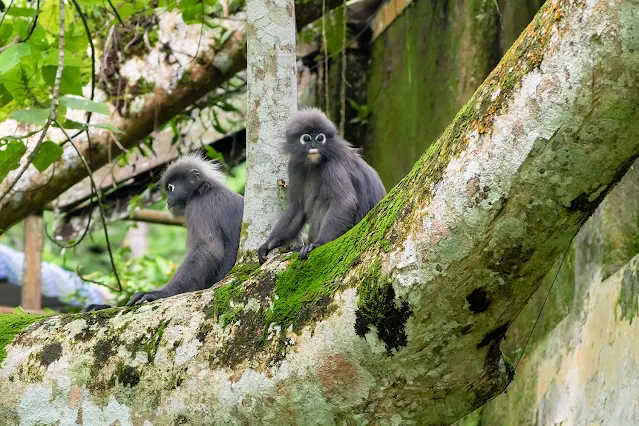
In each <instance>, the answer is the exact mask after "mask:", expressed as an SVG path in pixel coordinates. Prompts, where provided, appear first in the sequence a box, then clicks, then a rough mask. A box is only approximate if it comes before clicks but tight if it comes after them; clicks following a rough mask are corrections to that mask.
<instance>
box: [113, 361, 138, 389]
mask: <svg viewBox="0 0 639 426" xmlns="http://www.w3.org/2000/svg"><path fill="white" fill-rule="evenodd" d="M118 383H121V384H122V385H123V386H128V387H133V386H137V384H138V383H140V372H139V371H138V370H136V369H135V368H133V367H131V366H130V365H125V366H123V367H122V369H120V371H119V373H118Z"/></svg>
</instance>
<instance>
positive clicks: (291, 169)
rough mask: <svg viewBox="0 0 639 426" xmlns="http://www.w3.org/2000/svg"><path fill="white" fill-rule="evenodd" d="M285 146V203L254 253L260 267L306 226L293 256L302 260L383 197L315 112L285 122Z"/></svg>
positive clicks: (374, 179)
mask: <svg viewBox="0 0 639 426" xmlns="http://www.w3.org/2000/svg"><path fill="white" fill-rule="evenodd" d="M285 147H286V151H287V152H288V154H289V163H288V179H289V182H288V204H287V206H286V209H285V210H284V213H283V214H282V217H280V219H279V221H278V222H277V223H276V224H275V227H274V228H273V230H272V231H271V234H270V235H269V237H268V239H267V240H266V242H265V243H264V244H263V245H262V246H261V247H260V248H259V250H258V257H259V260H260V263H264V262H265V261H266V256H267V255H268V253H269V252H270V251H271V250H273V249H274V248H276V247H279V246H281V245H283V244H285V243H287V242H289V241H291V240H292V239H293V238H295V237H296V236H297V235H298V234H299V233H300V231H301V230H302V227H303V226H304V224H305V223H308V224H309V232H308V241H307V244H306V245H305V246H303V247H302V248H301V249H300V252H299V257H300V259H306V258H307V257H308V254H309V253H310V252H311V250H313V249H314V248H316V247H318V246H320V245H322V244H326V243H327V242H329V241H332V240H334V239H335V238H337V237H339V236H340V235H342V234H344V233H345V232H346V231H348V230H349V229H350V228H352V227H353V226H354V225H355V224H356V223H357V222H359V221H360V220H361V219H362V218H363V217H364V216H366V214H367V213H368V212H369V211H370V210H371V209H372V208H373V207H374V206H375V204H377V202H378V201H379V200H381V199H382V198H383V197H384V195H385V194H386V190H385V189H384V185H382V181H381V180H380V178H379V176H378V175H377V172H376V171H375V170H374V169H373V168H372V167H371V166H369V165H368V164H366V162H365V161H364V160H362V158H361V157H360V156H359V154H358V153H357V151H356V150H355V149H354V148H353V147H351V146H350V144H349V143H348V142H346V141H345V140H343V139H342V138H340V137H339V135H338V133H337V128H336V127H335V125H334V124H333V123H332V122H331V121H330V120H329V119H328V118H327V117H326V115H324V113H323V112H322V111H320V110H319V109H317V108H309V109H303V110H300V111H298V113H297V114H296V115H295V116H293V117H292V119H291V120H290V121H289V122H288V123H287V125H286V143H285Z"/></svg>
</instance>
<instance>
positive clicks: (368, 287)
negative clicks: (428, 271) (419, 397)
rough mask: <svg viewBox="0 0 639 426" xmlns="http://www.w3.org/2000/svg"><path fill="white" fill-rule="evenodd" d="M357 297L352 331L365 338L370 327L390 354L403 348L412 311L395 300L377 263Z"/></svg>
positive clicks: (361, 286) (405, 303)
mask: <svg viewBox="0 0 639 426" xmlns="http://www.w3.org/2000/svg"><path fill="white" fill-rule="evenodd" d="M358 295H359V300H358V301H357V311H356V312H355V332H356V333H357V334H358V335H359V336H361V337H364V336H365V335H366V333H367V332H368V331H369V330H370V327H371V326H375V328H376V329H377V335H378V337H379V339H380V340H381V341H383V342H384V344H385V345H386V352H387V353H388V354H389V355H391V354H392V351H393V349H395V350H397V349H399V348H400V347H402V346H406V344H407V342H408V336H407V335H406V330H405V329H404V327H405V325H406V320H408V317H409V316H410V315H411V309H410V307H409V306H408V302H405V301H398V300H395V290H394V289H393V285H392V284H391V283H390V282H389V281H387V280H385V279H384V277H382V276H381V273H380V267H379V264H378V263H377V262H376V263H375V264H374V265H373V266H372V267H371V270H370V273H369V274H368V275H367V276H366V277H364V279H363V280H362V283H361V285H360V286H359V289H358Z"/></svg>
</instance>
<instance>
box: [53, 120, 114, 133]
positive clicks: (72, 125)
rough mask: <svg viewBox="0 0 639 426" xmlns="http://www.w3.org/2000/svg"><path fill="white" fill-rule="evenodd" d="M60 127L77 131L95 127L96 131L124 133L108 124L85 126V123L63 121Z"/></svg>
mask: <svg viewBox="0 0 639 426" xmlns="http://www.w3.org/2000/svg"><path fill="white" fill-rule="evenodd" d="M62 127H64V128H65V129H77V130H84V129H86V128H87V127H97V128H98V129H106V130H110V131H112V132H113V133H124V132H123V131H122V130H120V129H118V128H117V127H115V126H114V125H113V124H108V123H95V124H94V123H91V124H88V125H87V124H86V123H78V122H77V121H73V120H65V121H64V123H62Z"/></svg>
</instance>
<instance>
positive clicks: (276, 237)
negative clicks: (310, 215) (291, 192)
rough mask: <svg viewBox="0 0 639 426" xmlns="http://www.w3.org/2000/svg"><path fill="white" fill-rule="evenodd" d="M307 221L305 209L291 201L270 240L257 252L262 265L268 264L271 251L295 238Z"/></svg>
mask: <svg viewBox="0 0 639 426" xmlns="http://www.w3.org/2000/svg"><path fill="white" fill-rule="evenodd" d="M305 221H306V217H305V216H304V209H302V207H301V206H299V205H298V203H297V202H291V201H289V204H288V205H287V206H286V209H285V210H284V213H282V216H281V217H280V219H279V220H278V221H277V223H276V224H275V227H273V230H272V231H271V234H270V235H269V236H268V239H267V240H266V242H265V243H264V244H262V246H261V247H260V248H259V250H258V252H257V255H258V258H259V260H260V264H262V263H264V262H266V256H267V255H268V253H269V252H270V251H271V250H273V249H274V248H276V247H279V246H281V245H282V244H284V243H286V242H287V241H290V240H292V239H293V238H295V237H296V236H297V235H298V234H299V233H300V231H301V230H302V227H303V226H304V222H305Z"/></svg>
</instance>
